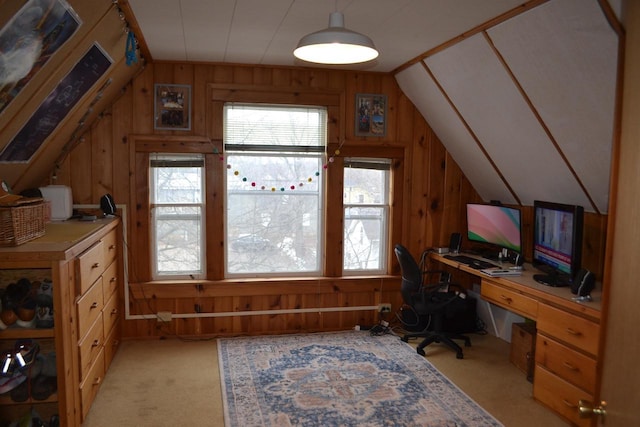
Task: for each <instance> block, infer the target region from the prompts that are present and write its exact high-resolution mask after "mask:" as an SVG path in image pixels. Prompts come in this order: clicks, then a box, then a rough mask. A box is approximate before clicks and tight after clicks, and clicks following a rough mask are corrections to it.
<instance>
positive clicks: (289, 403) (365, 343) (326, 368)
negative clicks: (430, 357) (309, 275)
mask: <svg viewBox="0 0 640 427" xmlns="http://www.w3.org/2000/svg"><path fill="white" fill-rule="evenodd" d="M218 353H219V361H220V378H221V380H222V393H223V399H224V411H225V413H224V418H225V425H226V426H227V427H235V426H243V427H244V426H274V427H275V426H277V427H282V426H305V427H308V426H371V427H373V426H469V427H471V426H473V427H478V426H501V424H500V423H499V422H498V421H497V420H496V419H495V418H493V417H492V416H491V415H489V414H488V413H487V412H486V411H485V410H484V409H482V408H481V407H480V406H479V405H478V404H477V403H476V402H474V401H473V400H472V399H471V398H470V397H469V396H467V395H466V394H465V393H463V392H462V391H461V390H460V389H459V388H458V387H456V386H455V385H454V384H453V383H452V382H451V381H449V380H448V379H447V378H446V377H445V376H444V375H442V374H441V373H440V372H439V371H438V370H437V369H436V368H435V367H434V366H433V365H432V364H431V363H429V362H428V361H427V360H426V359H425V358H424V357H422V356H420V355H419V354H417V353H416V351H415V349H414V348H413V347H411V346H410V345H408V344H406V343H404V342H402V341H401V340H400V338H399V337H397V336H394V335H382V336H371V334H369V333H368V332H364V331H348V332H337V333H322V334H306V335H281V336H262V337H242V338H226V339H219V340H218ZM460 363H464V361H460Z"/></svg>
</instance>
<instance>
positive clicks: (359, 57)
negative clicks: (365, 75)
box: [293, 12, 378, 64]
mask: <svg viewBox="0 0 640 427" xmlns="http://www.w3.org/2000/svg"><path fill="white" fill-rule="evenodd" d="M293 55H294V56H295V57H296V58H298V59H301V60H303V61H307V62H315V63H317V64H358V63H360V62H367V61H371V60H373V59H375V58H377V57H378V51H377V50H376V47H375V46H374V44H373V41H372V40H371V39H370V38H369V37H367V36H365V35H363V34H360V33H356V32H355V31H351V30H347V29H346V28H344V15H343V14H342V13H341V12H333V13H331V15H330V16H329V28H326V29H324V30H321V31H316V32H315V33H311V34H307V35H306V36H304V37H303V38H301V39H300V42H299V43H298V47H296V49H295V50H294V51H293Z"/></svg>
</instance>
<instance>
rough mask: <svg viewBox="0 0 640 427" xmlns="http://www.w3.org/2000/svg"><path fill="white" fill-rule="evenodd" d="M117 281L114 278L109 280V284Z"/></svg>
mask: <svg viewBox="0 0 640 427" xmlns="http://www.w3.org/2000/svg"><path fill="white" fill-rule="evenodd" d="M117 280H118V279H117V278H116V277H112V278H111V280H109V282H111V283H113V282H116V281H117Z"/></svg>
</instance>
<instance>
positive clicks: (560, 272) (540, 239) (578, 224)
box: [533, 200, 584, 286]
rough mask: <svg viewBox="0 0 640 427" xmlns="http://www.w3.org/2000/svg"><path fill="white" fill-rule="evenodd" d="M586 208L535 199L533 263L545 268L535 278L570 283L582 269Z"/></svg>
mask: <svg viewBox="0 0 640 427" xmlns="http://www.w3.org/2000/svg"><path fill="white" fill-rule="evenodd" d="M583 217H584V209H583V208H582V207H581V206H576V205H567V204H561V203H553V202H544V201H540V200H536V201H534V202H533V225H534V231H533V265H534V266H535V267H536V268H538V269H539V270H541V271H542V272H544V274H534V279H535V280H536V281H538V282H540V283H543V284H545V285H550V286H569V285H570V284H571V281H572V279H573V277H574V276H575V275H576V273H577V271H578V270H579V269H580V265H581V256H582V226H583Z"/></svg>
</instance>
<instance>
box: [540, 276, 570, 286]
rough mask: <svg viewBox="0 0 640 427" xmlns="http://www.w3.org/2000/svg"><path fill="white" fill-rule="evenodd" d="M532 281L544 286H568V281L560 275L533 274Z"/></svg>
mask: <svg viewBox="0 0 640 427" xmlns="http://www.w3.org/2000/svg"><path fill="white" fill-rule="evenodd" d="M533 280H535V281H536V282H538V283H540V284H543V285H545V286H552V287H554V288H561V287H564V286H569V281H568V280H567V279H566V278H565V277H563V276H562V275H560V274H534V275H533Z"/></svg>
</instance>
